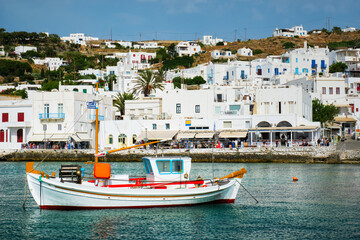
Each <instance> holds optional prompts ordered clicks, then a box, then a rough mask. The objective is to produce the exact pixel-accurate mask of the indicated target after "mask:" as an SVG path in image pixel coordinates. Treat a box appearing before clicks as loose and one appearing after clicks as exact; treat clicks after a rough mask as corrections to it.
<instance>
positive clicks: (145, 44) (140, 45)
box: [133, 42, 162, 49]
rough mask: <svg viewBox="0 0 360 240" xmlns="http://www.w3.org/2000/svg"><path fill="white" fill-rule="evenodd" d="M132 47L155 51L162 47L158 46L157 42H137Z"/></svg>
mask: <svg viewBox="0 0 360 240" xmlns="http://www.w3.org/2000/svg"><path fill="white" fill-rule="evenodd" d="M133 47H134V48H135V49H155V48H160V47H162V46H159V45H158V43H157V42H137V43H134V45H133Z"/></svg>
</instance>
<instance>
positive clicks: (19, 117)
mask: <svg viewBox="0 0 360 240" xmlns="http://www.w3.org/2000/svg"><path fill="white" fill-rule="evenodd" d="M23 121H24V113H20V112H19V113H18V122H23Z"/></svg>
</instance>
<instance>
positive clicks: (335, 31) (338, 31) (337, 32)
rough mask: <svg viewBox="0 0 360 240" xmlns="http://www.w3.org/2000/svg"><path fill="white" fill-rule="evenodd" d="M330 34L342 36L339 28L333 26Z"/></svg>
mask: <svg viewBox="0 0 360 240" xmlns="http://www.w3.org/2000/svg"><path fill="white" fill-rule="evenodd" d="M332 32H333V33H336V34H342V33H343V32H342V30H341V28H339V27H335V26H334V27H333V29H332Z"/></svg>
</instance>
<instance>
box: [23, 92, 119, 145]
mask: <svg viewBox="0 0 360 240" xmlns="http://www.w3.org/2000/svg"><path fill="white" fill-rule="evenodd" d="M99 99H101V101H100V104H99V106H98V108H99V115H100V116H99V119H100V121H104V120H112V119H113V111H112V99H111V98H108V97H105V96H95V95H94V94H88V93H82V92H77V91H67V90H65V91H59V92H58V91H53V92H36V93H35V94H34V95H33V116H34V117H33V135H32V136H31V137H30V138H29V139H28V141H29V142H43V141H50V142H53V143H61V144H65V143H66V142H67V141H69V140H71V141H73V142H75V143H76V144H79V143H80V144H82V147H84V146H86V147H91V146H93V144H94V139H95V109H88V108H87V104H88V102H92V101H97V100H99ZM102 131H104V129H100V134H101V132H102ZM89 144H90V145H89Z"/></svg>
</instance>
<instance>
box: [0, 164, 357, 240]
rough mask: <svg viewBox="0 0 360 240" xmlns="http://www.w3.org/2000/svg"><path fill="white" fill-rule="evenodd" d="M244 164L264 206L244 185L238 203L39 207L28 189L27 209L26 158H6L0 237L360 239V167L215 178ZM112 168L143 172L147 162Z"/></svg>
mask: <svg viewBox="0 0 360 240" xmlns="http://www.w3.org/2000/svg"><path fill="white" fill-rule="evenodd" d="M82 165H83V166H84V164H82ZM59 167H60V164H59V163H43V164H42V165H41V169H42V170H45V171H47V172H51V171H56V172H58V168H59ZM242 167H245V168H246V169H247V171H248V173H247V174H245V177H244V179H243V185H244V186H245V187H246V188H247V189H248V191H249V192H250V193H252V195H254V196H255V197H256V198H257V199H258V200H259V203H258V204H256V202H255V200H254V199H252V198H251V197H250V195H249V194H247V193H246V192H245V191H244V190H243V189H241V191H240V192H239V194H238V198H237V200H236V202H235V204H217V205H212V204H208V205H199V206H191V207H175V208H150V209H115V210H114V209H112V210H82V211H57V210H40V209H39V208H38V206H37V205H36V203H35V201H34V200H33V199H32V197H31V196H30V194H29V192H28V195H27V202H26V210H23V208H22V204H23V201H24V183H25V163H6V162H0V170H1V171H0V189H1V190H0V191H1V192H0V226H1V230H0V239H360V165H320V164H273V163H269V164H268V163H253V164H250V163H247V164H244V163H226V164H224V163H216V164H215V177H221V176H224V175H226V174H228V173H230V172H233V171H235V170H239V169H240V168H242ZM87 168H88V166H87ZM112 170H113V172H115V171H116V172H119V173H124V174H125V173H130V174H134V175H142V173H143V166H142V163H112ZM198 175H201V176H202V177H203V178H210V177H212V165H211V164H209V163H193V167H192V172H191V176H192V177H193V178H196V177H197V176H198ZM293 176H296V177H297V178H298V179H299V181H298V182H292V177H293Z"/></svg>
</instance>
